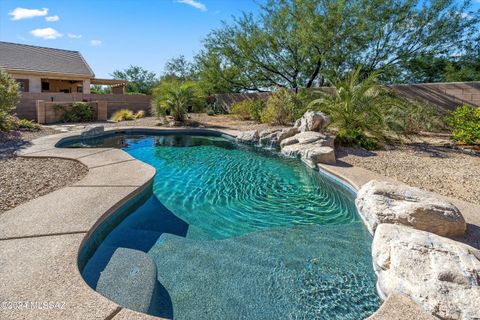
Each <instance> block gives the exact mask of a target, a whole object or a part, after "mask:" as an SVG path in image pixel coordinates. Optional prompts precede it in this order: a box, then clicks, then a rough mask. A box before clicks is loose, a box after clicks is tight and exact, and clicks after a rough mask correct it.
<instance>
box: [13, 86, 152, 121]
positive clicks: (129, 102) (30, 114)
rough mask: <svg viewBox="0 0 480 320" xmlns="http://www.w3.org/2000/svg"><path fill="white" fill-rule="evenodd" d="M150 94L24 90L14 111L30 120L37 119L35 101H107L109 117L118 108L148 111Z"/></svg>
mask: <svg viewBox="0 0 480 320" xmlns="http://www.w3.org/2000/svg"><path fill="white" fill-rule="evenodd" d="M150 99H151V97H150V96H144V95H120V94H86V93H71V94H70V93H59V92H42V93H32V92H24V93H22V97H21V99H20V102H19V104H18V105H17V108H16V109H15V110H14V112H16V113H17V116H18V117H20V118H26V119H30V120H36V119H37V110H36V102H37V100H43V101H47V102H52V101H53V102H73V101H87V102H89V101H107V115H108V117H110V116H111V115H112V114H113V113H114V112H115V111H117V110H119V109H123V108H126V109H130V110H132V111H135V112H137V111H139V110H143V111H145V112H147V113H149V111H150Z"/></svg>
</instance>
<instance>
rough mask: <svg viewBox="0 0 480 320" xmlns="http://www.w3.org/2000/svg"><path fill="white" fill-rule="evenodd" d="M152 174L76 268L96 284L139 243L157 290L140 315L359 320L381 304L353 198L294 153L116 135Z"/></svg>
mask: <svg viewBox="0 0 480 320" xmlns="http://www.w3.org/2000/svg"><path fill="white" fill-rule="evenodd" d="M107 145H108V146H116V147H121V148H123V150H125V151H126V152H128V153H129V154H131V155H132V156H134V157H135V158H137V159H139V160H142V161H144V162H146V163H149V164H150V165H152V166H154V167H155V168H156V169H157V175H156V177H155V179H154V185H153V195H152V196H150V198H148V199H147V200H146V201H145V203H143V204H142V205H141V206H139V207H138V208H137V209H136V210H135V211H134V212H132V213H131V214H130V215H128V216H127V217H126V218H125V219H124V220H123V221H122V222H121V223H120V224H119V225H118V226H116V227H115V228H114V229H113V230H112V231H111V232H110V233H109V234H108V236H107V237H106V238H105V239H104V240H103V242H102V243H101V244H100V245H99V246H98V248H97V250H96V252H95V253H94V254H93V256H92V257H91V258H90V259H89V261H88V263H87V264H86V266H85V268H84V269H83V272H82V274H83V276H84V278H85V280H86V281H87V282H88V283H89V284H90V285H91V286H92V287H93V288H95V287H96V283H97V281H98V277H99V275H100V272H101V271H103V269H104V268H105V266H106V264H107V263H108V261H109V259H110V257H111V255H112V254H113V252H114V251H115V250H116V249H117V248H121V247H126V248H132V249H137V250H142V251H144V252H146V253H147V254H148V255H150V256H151V257H152V258H153V259H154V261H155V263H156V265H157V273H158V282H159V284H160V285H161V288H162V290H160V292H159V293H158V296H157V297H156V299H154V300H153V302H152V306H151V308H150V313H152V314H155V315H160V316H165V317H174V318H175V319H193V318H195V319H279V318H282V319H361V318H363V317H366V316H368V315H370V314H371V313H372V312H373V311H375V310H376V309H377V308H378V306H379V303H380V302H379V298H378V296H377V294H376V290H375V281H376V279H375V275H374V273H373V270H372V267H371V258H370V246H371V237H370V235H369V234H368V232H367V231H366V230H365V228H364V227H363V225H362V223H361V222H360V221H359V217H358V215H357V213H356V209H355V206H354V203H353V199H354V195H353V194H352V193H351V192H350V191H349V190H347V189H346V188H345V187H343V186H340V185H338V184H337V183H334V182H333V181H332V180H330V179H329V178H327V177H325V176H323V175H321V174H319V173H318V172H317V171H314V170H311V169H309V168H307V167H306V166H305V165H304V164H302V163H301V162H300V161H298V160H296V159H289V158H284V157H281V156H279V155H276V154H274V153H273V152H271V151H263V150H259V149H255V148H253V147H247V146H242V145H237V144H236V143H234V142H232V141H229V140H227V139H224V138H221V137H211V136H210V137H207V136H191V135H164V136H132V135H116V136H111V137H106V138H103V139H97V140H90V141H85V142H83V143H72V144H71V146H84V147H85V146H107Z"/></svg>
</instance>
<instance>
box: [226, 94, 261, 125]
mask: <svg viewBox="0 0 480 320" xmlns="http://www.w3.org/2000/svg"><path fill="white" fill-rule="evenodd" d="M264 108H265V102H263V101H262V100H258V99H245V100H243V101H240V102H236V103H234V104H233V105H232V111H231V112H232V113H233V114H235V115H236V116H237V117H239V118H240V119H241V120H255V121H257V122H260V120H261V117H260V114H261V112H262V111H263V109H264Z"/></svg>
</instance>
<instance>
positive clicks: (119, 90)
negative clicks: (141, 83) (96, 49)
mask: <svg viewBox="0 0 480 320" xmlns="http://www.w3.org/2000/svg"><path fill="white" fill-rule="evenodd" d="M0 68H2V69H5V70H6V71H7V72H8V73H9V74H11V75H12V76H13V77H14V78H15V79H16V80H17V81H18V83H19V85H20V90H21V91H22V92H34V93H39V92H63V93H85V94H89V93H90V85H91V84H98V85H108V86H110V87H111V88H112V93H114V94H123V93H124V90H123V89H124V87H125V85H126V83H127V82H126V81H124V80H113V79H96V78H95V74H94V73H93V71H92V69H91V68H90V66H89V65H88V63H87V62H86V61H85V59H84V58H83V56H82V54H81V53H80V52H78V51H72V50H64V49H54V48H46V47H38V46H32V45H25V44H19V43H10V42H0Z"/></svg>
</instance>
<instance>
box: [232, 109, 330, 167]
mask: <svg viewBox="0 0 480 320" xmlns="http://www.w3.org/2000/svg"><path fill="white" fill-rule="evenodd" d="M329 122H330V119H329V118H328V117H327V116H326V115H325V114H323V113H321V112H315V111H307V112H305V114H304V115H303V116H302V117H301V118H300V119H298V120H297V121H296V122H295V126H293V127H291V128H284V129H267V130H263V131H261V132H258V131H257V130H252V131H244V132H241V133H240V134H239V135H238V136H237V141H238V142H242V143H248V144H257V143H258V144H259V145H260V146H263V147H276V146H280V147H281V150H282V153H283V154H285V155H288V156H296V157H300V158H301V159H302V160H303V161H304V162H305V163H306V164H307V165H309V166H311V167H315V166H316V164H317V163H328V164H333V163H335V161H336V159H335V150H334V146H333V138H331V137H329V136H327V135H325V134H322V133H320V131H321V130H323V129H324V128H325V127H326V126H327V125H328V124H329Z"/></svg>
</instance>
